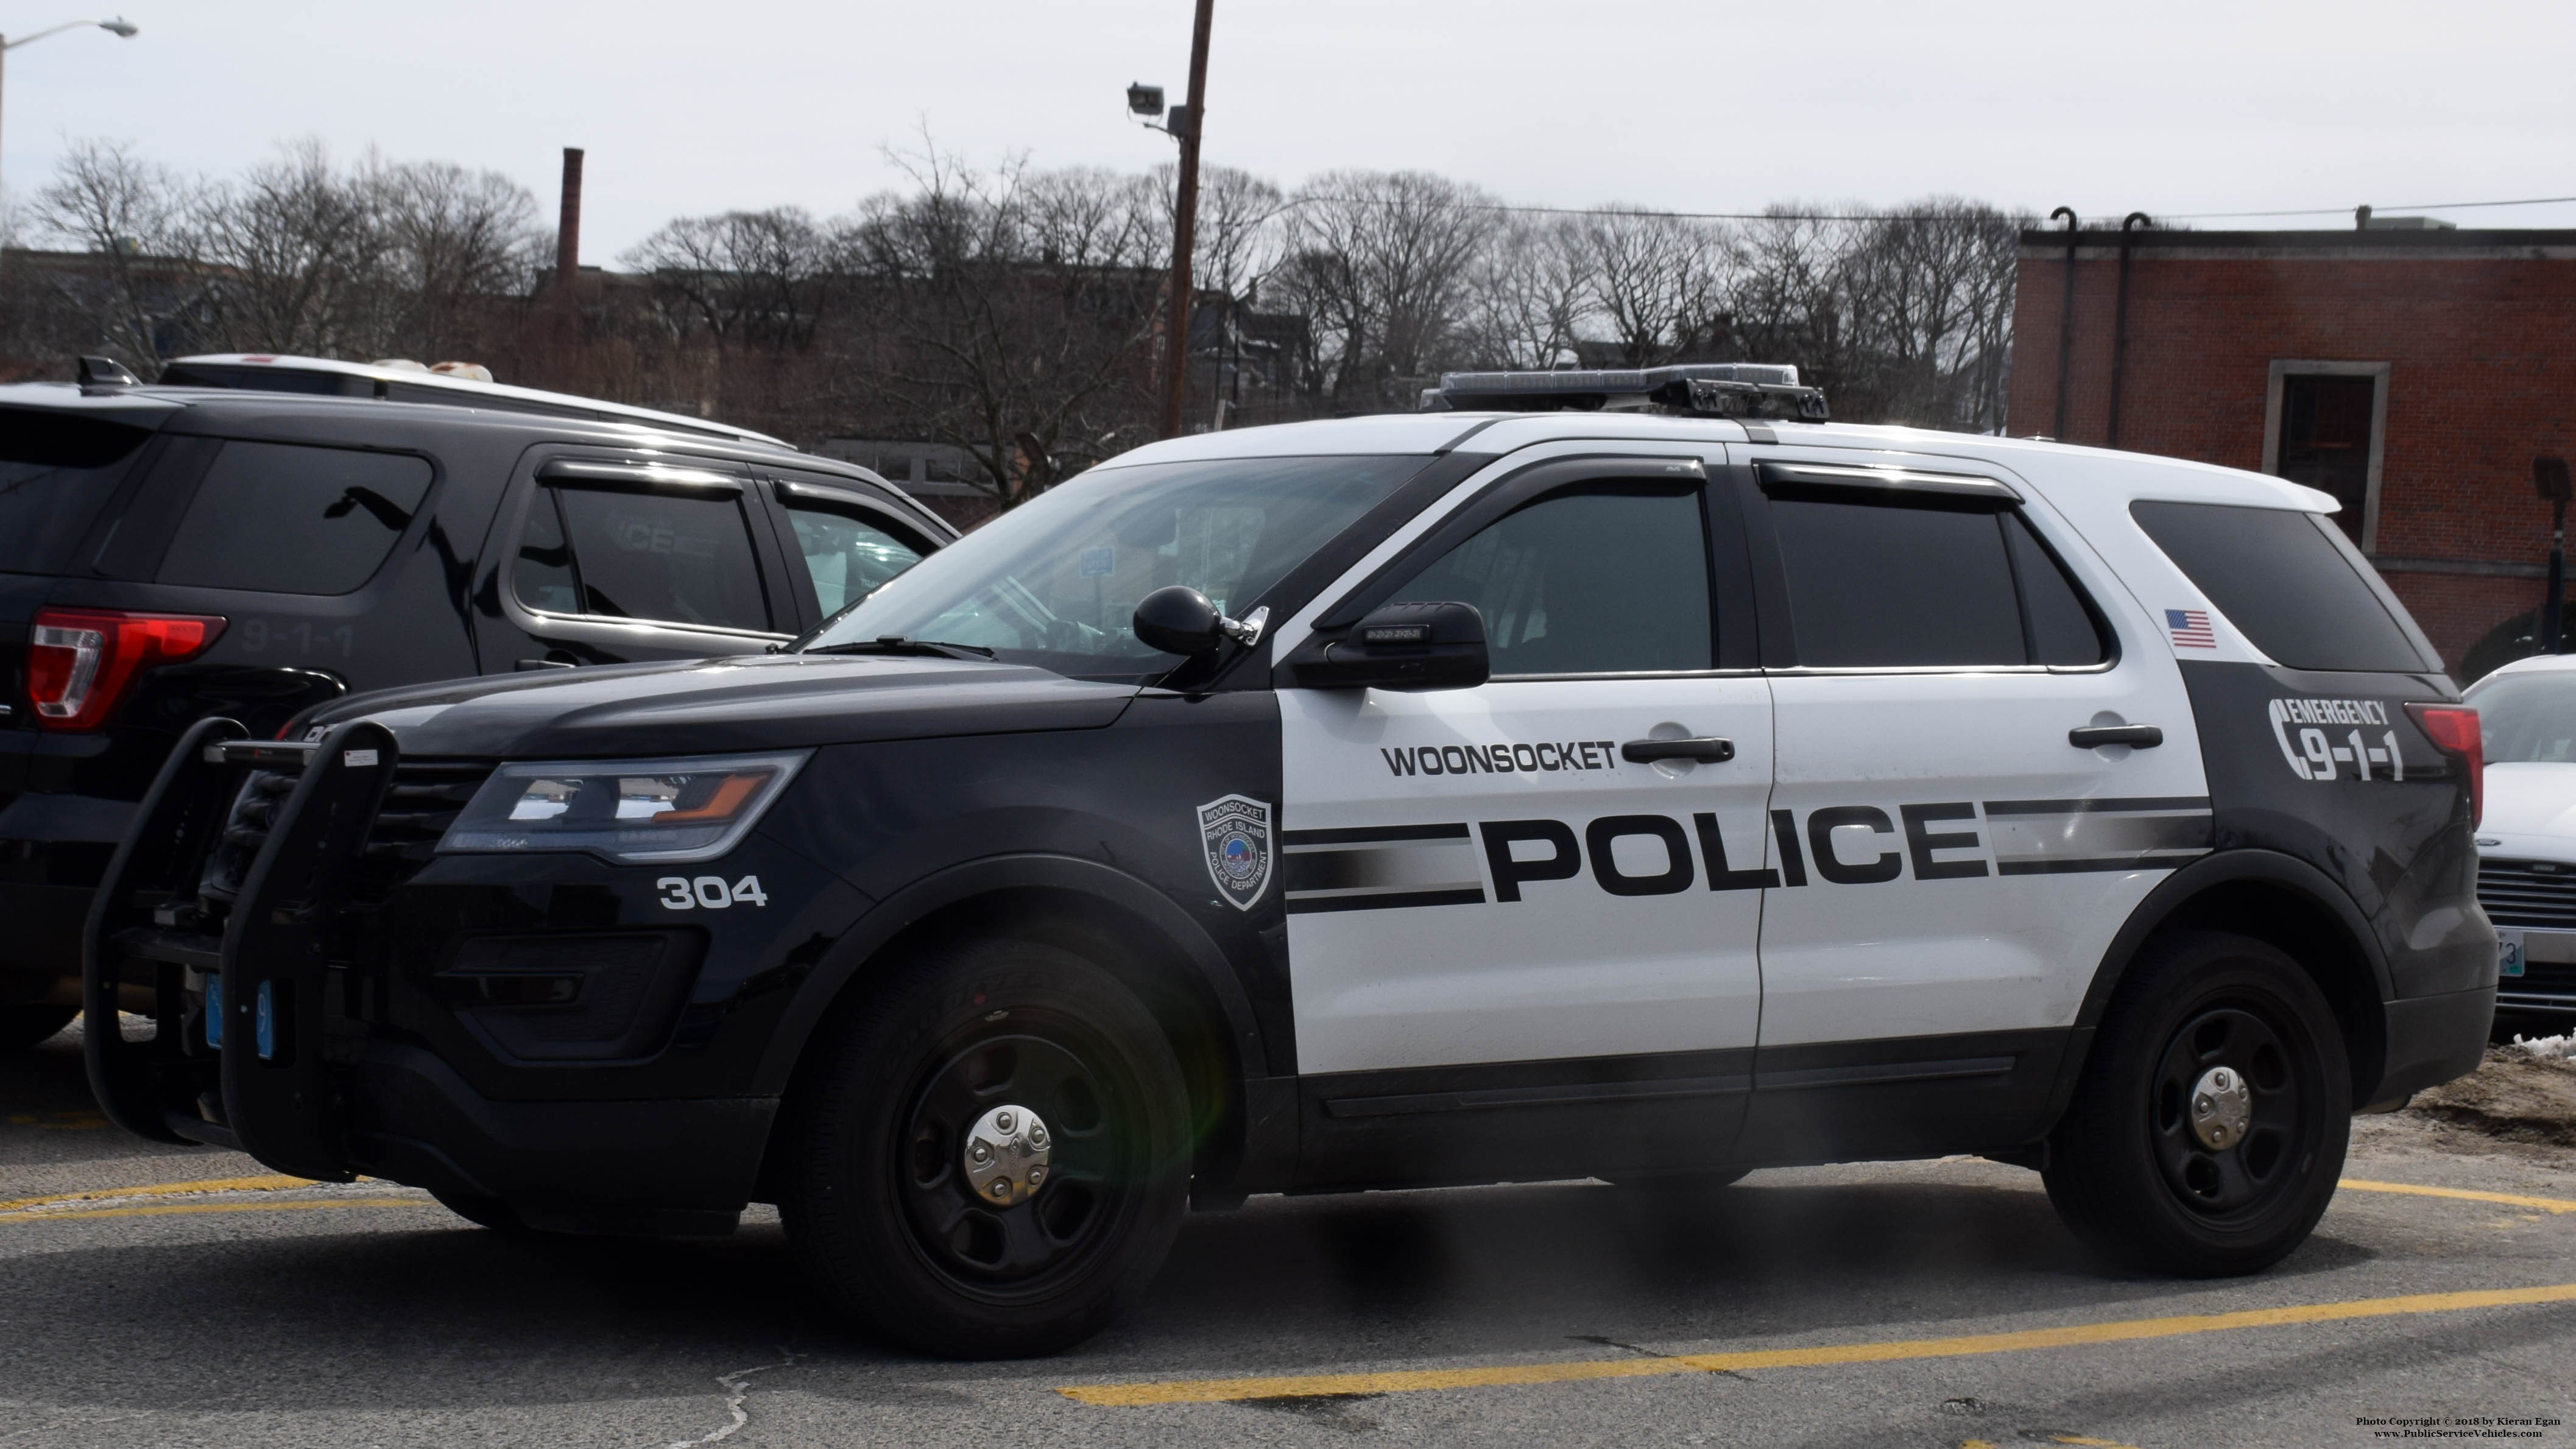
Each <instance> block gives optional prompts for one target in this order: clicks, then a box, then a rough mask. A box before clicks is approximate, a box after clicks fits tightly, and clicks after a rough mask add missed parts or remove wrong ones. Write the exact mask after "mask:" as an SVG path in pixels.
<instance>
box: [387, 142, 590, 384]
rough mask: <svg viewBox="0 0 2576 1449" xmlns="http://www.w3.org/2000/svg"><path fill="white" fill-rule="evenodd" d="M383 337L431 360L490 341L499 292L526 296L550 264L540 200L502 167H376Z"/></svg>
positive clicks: (390, 346) (395, 347)
mask: <svg viewBox="0 0 2576 1449" xmlns="http://www.w3.org/2000/svg"><path fill="white" fill-rule="evenodd" d="M360 184H361V186H362V187H363V189H364V190H365V192H366V193H367V196H368V199H369V201H370V202H371V204H372V206H373V208H374V211H375V220H374V230H375V233H376V235H377V236H378V237H379V238H380V239H381V242H382V249H381V251H380V252H379V254H378V256H377V258H376V260H375V269H376V270H377V271H378V273H379V281H378V285H379V287H380V289H381V292H382V295H383V298H384V305H383V309H382V310H383V313H384V316H383V322H382V346H383V350H384V351H386V352H388V353H395V354H400V355H404V356H412V357H418V358H420V359H421V360H423V361H437V360H442V359H446V358H454V357H465V356H469V355H470V354H472V353H474V352H476V351H479V350H481V349H482V348H483V347H484V346H486V345H488V342H489V338H490V332H491V329H492V325H493V320H494V319H493V316H492V303H493V302H494V301H495V300H496V299H502V298H518V297H525V296H527V295H528V294H529V293H530V292H532V291H533V290H534V288H535V283H536V278H537V276H538V275H539V269H540V268H541V267H542V266H543V265H544V263H545V260H546V258H545V255H544V254H545V251H546V250H547V247H546V243H547V241H548V238H547V237H546V235H545V234H544V233H543V232H542V231H541V230H540V229H539V228H538V225H537V220H536V217H537V199H536V197H535V196H534V195H533V194H532V193H530V192H529V190H528V189H527V188H526V187H524V186H521V185H519V184H518V183H517V182H515V181H512V180H511V179H510V178H508V177H506V176H504V175H502V174H501V173H499V172H497V171H468V170H466V169H465V168H464V167H462V166H455V165H451V164H449V163H447V162H444V161H424V162H409V163H404V164H400V165H390V166H388V165H383V164H377V165H373V166H371V167H370V168H369V169H368V171H367V173H366V174H365V175H364V176H362V178H361V179H360Z"/></svg>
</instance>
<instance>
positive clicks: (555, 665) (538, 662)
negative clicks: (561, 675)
mask: <svg viewBox="0 0 2576 1449" xmlns="http://www.w3.org/2000/svg"><path fill="white" fill-rule="evenodd" d="M512 667H513V668H514V669H516V670H517V671H518V672H519V673H521V674H525V673H527V672H528V671H529V670H531V669H578V668H580V667H581V666H580V665H578V664H575V663H573V662H572V661H571V660H569V659H522V660H520V661H519V662H518V663H517V664H515V665H513V666H512Z"/></svg>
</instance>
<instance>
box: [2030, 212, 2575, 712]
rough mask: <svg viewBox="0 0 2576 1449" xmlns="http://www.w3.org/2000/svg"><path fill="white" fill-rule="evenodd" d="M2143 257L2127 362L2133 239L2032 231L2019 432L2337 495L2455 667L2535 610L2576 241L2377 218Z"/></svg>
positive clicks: (2569, 399) (2568, 437) (2570, 423)
mask: <svg viewBox="0 0 2576 1449" xmlns="http://www.w3.org/2000/svg"><path fill="white" fill-rule="evenodd" d="M2127 242H2128V243H2129V252H2128V258H2127V263H2128V265H2127V272H2128V282H2127V288H2126V291H2127V302H2126V308H2125V313H2126V342H2125V344H2124V345H2120V346H2116V347H2115V341H2116V340H2117V337H2118V335H2119V333H2120V331H2121V325H2122V317H2121V314H2122V311H2123V308H2122V305H2121V291H2122V287H2121V271H2122V264H2121V251H2122V244H2123V236H2122V234H2121V233H2120V232H2117V231H2078V232H2072V233H2069V232H2063V231H2053V230H2031V231H2025V232H2023V233H2022V237H2021V258H2020V275H2019V288H2018V296H2017V301H2016V305H2015V309H2014V315H2013V359H2012V395H2011V408H2010V413H2009V416H2010V418H2011V420H2012V421H2011V427H2012V431H2013V432H2015V433H2021V434H2045V435H2048V436H2052V437H2057V438H2061V439H2063V440H2064V441H2067V442H2072V443H2093V444H2106V445H2110V446H2117V447H2122V448H2128V449H2133V450H2135V451H2138V452H2145V453H2162V454H2166V455H2169V456H2172V457H2178V458H2193V459H2199V460H2202V461H2206V462H2211V463H2222V464H2225V465H2227V466H2229V467H2233V468H2248V469H2253V470H2256V471H2258V472H2265V473H2275V474H2279V475H2281V476H2284V477H2288V478H2293V479H2296V480H2297V481H2299V482H2302V483H2307V484H2309V485H2311V486H2314V487H2319V488H2323V489H2325V490H2326V491H2327V492H2330V493H2334V494H2336V495H2337V496H2338V497H2340V498H2342V499H2343V500H2344V505H2345V506H2344V512H2343V514H2342V521H2343V522H2344V525H2345V528H2346V530H2347V531H2348V532H2350V533H2351V534H2352V536H2353V538H2354V539H2355V541H2356V542H2358V543H2359V544H2360V545H2361V547H2362V550H2363V551H2364V552H2365V553H2367V554H2369V555H2370V556H2371V558H2372V559H2373V560H2374V561H2375V562H2376V563H2377V564H2378V566H2379V568H2380V571H2381V572H2382V573H2383V574H2384V575H2386V577H2387V579H2388V581H2389V584H2390V586H2391V587H2393V588H2394V589H2395V590H2396V591H2397V594H2398V596H2399V597H2400V598H2402V599H2404V600H2405V601H2406V605H2407V607H2408V608H2409V609H2411V610H2413V611H2414V614H2415V617H2416V619H2417V620H2418V621H2419V622H2421V623H2422V624H2423V626H2424V631H2425V632H2426V633H2427V634H2428V635H2430V636H2431V637H2432V640H2433V642H2434V644H2435V645H2436V646H2437V647H2438V648H2440V650H2441V651H2442V658H2443V660H2444V661H2445V662H2446V663H2447V664H2448V665H2449V666H2450V667H2451V669H2452V671H2453V673H2454V674H2460V673H2462V671H2463V667H2464V666H2465V665H2466V664H2467V662H2468V656H2469V654H2470V651H2471V650H2472V648H2474V647H2475V646H2477V645H2478V644H2479V643H2480V641H2481V640H2485V639H2488V637H2489V636H2490V635H2491V634H2493V633H2494V632H2495V631H2497V630H2498V628H2499V626H2501V625H2505V624H2507V623H2509V622H2511V621H2512V620H2514V619H2515V618H2516V617H2517V616H2522V615H2529V614H2533V613H2535V612H2536V611H2537V610H2538V608H2539V606H2540V602H2541V592H2542V576H2543V572H2544V561H2545V560H2546V559H2547V557H2548V550H2549V509H2548V506H2547V505H2546V504H2543V503H2542V502H2540V501H2539V499H2538V498H2537V497H2535V496H2534V494H2533V492H2532V485H2531V459H2532V456H2533V455H2534V454H2557V455H2561V456H2565V455H2568V454H2570V453H2576V353H2571V351H2570V348H2571V344H2576V231H2464V230H2454V229H2451V228H2449V227H2447V226H2443V225H2441V224H2439V223H2427V222H2425V221H2423V220H2422V219H2420V218H2411V217H2389V218H2379V219H2377V220H2375V221H2374V220H2370V219H2368V218H2367V216H2366V214H2365V216H2364V218H2363V228H2362V229H2354V230H2338V231H2284V232H2214V231H2206V232H2205V231H2156V230H2149V229H2144V228H2141V229H2140V230H2138V231H2136V232H2134V233H2131V234H2129V236H2128V237H2127ZM2070 254H2071V257H2072V261H2071V264H2070V260H2069V258H2070ZM2070 281H2071V284H2072V296H2073V306H2072V308H2071V309H2070V308H2068V307H2067V306H2066V305H2065V302H2066V299H2067V297H2068V295H2069V293H2068V287H2069V284H2070ZM2070 312H2071V317H2072V322H2073V327H2072V330H2071V333H2070V332H2068V331H2066V330H2064V329H2063V328H2062V327H2061V322H2062V321H2063V320H2065V319H2067V318H2068V316H2069V314H2070ZM2115 353H2116V354H2117V355H2116V356H2115ZM2061 358H2062V359H2063V360H2062V364H2061ZM2061 376H2062V379H2063V384H2062V387H2061ZM2115 376H2116V378H2117V389H2116V392H2115V390H2114V378H2115ZM2513 632H2515V631H2512V630H2507V631H2506V633H2507V634H2508V635H2509V634H2511V633H2513ZM2496 647H2497V646H2496V644H2495V643H2493V642H2490V644H2489V645H2488V647H2487V648H2486V649H2482V650H2480V651H2479V654H2480V657H2481V661H2482V662H2486V661H2488V660H2489V659H2490V657H2491V656H2492V655H2493V653H2494V651H2495V649H2496ZM2490 667H2491V666H2490Z"/></svg>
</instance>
